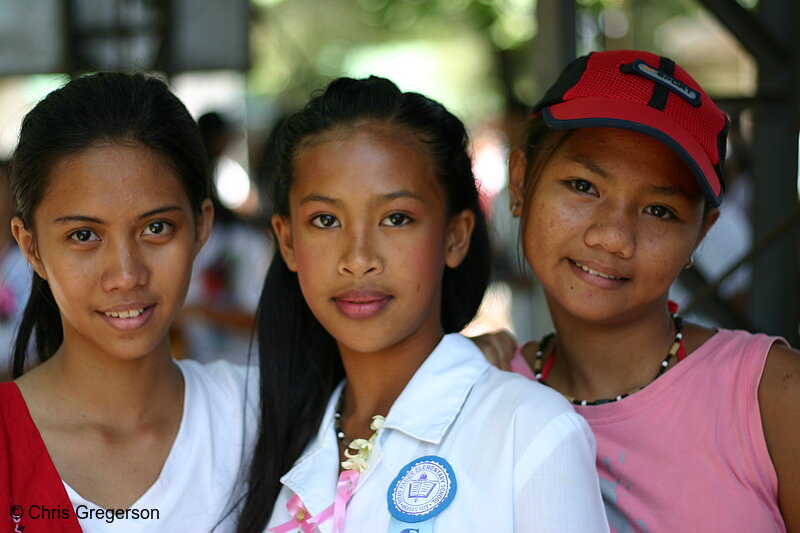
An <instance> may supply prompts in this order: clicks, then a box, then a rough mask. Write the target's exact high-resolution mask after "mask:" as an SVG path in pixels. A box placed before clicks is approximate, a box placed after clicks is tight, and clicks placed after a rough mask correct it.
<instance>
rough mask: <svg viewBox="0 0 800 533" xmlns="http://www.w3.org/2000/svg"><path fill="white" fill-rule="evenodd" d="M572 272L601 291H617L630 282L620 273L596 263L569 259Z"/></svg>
mask: <svg viewBox="0 0 800 533" xmlns="http://www.w3.org/2000/svg"><path fill="white" fill-rule="evenodd" d="M569 265H570V266H571V267H572V271H573V272H575V274H576V275H577V276H578V277H579V278H581V279H582V280H584V281H585V282H587V283H589V284H590V285H593V286H595V287H599V288H602V289H617V288H619V287H621V286H623V285H625V284H626V282H628V281H630V280H631V278H628V277H625V276H623V275H622V273H621V272H619V271H617V270H615V269H613V268H611V267H609V266H606V265H599V264H597V263H588V264H587V263H586V262H580V261H575V260H574V259H569Z"/></svg>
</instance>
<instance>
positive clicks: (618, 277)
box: [572, 261, 630, 281]
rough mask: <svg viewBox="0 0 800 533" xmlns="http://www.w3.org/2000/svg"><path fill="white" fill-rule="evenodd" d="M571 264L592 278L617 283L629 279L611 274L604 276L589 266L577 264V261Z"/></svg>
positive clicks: (604, 274)
mask: <svg viewBox="0 0 800 533" xmlns="http://www.w3.org/2000/svg"><path fill="white" fill-rule="evenodd" d="M572 262H573V263H574V264H575V266H577V267H578V268H580V269H581V270H583V271H584V272H588V273H589V274H592V275H593V276H600V277H601V278H605V279H610V280H617V281H623V280H627V279H630V278H626V277H623V276H614V275H612V274H606V273H604V272H600V271H599V270H595V269H593V268H591V267H590V266H587V265H584V264H583V263H579V262H577V261H572Z"/></svg>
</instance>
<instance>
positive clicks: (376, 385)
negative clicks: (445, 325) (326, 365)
mask: <svg viewBox="0 0 800 533" xmlns="http://www.w3.org/2000/svg"><path fill="white" fill-rule="evenodd" d="M431 333H432V334H430V335H424V336H415V337H414V338H411V339H407V340H405V341H403V342H401V343H400V344H398V345H395V346H392V347H390V348H387V349H385V350H382V351H380V352H370V353H363V352H355V351H352V350H349V349H348V348H346V347H344V346H341V345H340V346H339V352H340V354H341V356H342V363H343V365H344V369H345V373H346V375H347V387H346V389H345V393H344V394H345V395H344V398H343V401H342V410H341V414H342V427H343V429H344V432H345V434H346V435H347V436H348V437H349V438H356V437H363V438H367V437H369V435H370V434H371V431H370V430H369V425H370V423H371V421H372V417H373V416H374V415H383V416H386V415H387V414H388V412H389V410H390V409H391V407H392V405H393V404H394V402H395V400H396V399H397V397H398V396H400V393H401V392H403V389H404V388H405V386H406V385H407V384H408V382H409V380H410V379H411V378H412V376H413V375H414V373H415V372H416V371H417V369H418V368H419V367H420V366H421V365H422V363H423V362H424V361H425V359H426V358H427V357H428V355H430V353H431V352H432V351H433V349H434V348H435V347H436V345H437V344H439V341H440V340H441V338H442V335H443V332H442V331H441V326H439V327H438V329H437V331H434V332H431Z"/></svg>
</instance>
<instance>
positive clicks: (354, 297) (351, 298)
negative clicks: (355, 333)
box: [333, 289, 392, 320]
mask: <svg viewBox="0 0 800 533" xmlns="http://www.w3.org/2000/svg"><path fill="white" fill-rule="evenodd" d="M391 300H392V296H391V295H390V294H386V293H385V292H383V291H380V290H377V289H349V290H346V291H344V292H341V293H339V294H337V295H336V296H334V297H333V301H334V303H336V306H337V307H338V308H339V311H341V313H342V314H343V315H345V316H346V317H348V318H353V319H356V320H363V319H367V318H372V317H374V316H376V315H378V314H379V313H380V312H381V311H383V309H384V308H385V307H386V306H387V305H388V304H389V302H390V301H391Z"/></svg>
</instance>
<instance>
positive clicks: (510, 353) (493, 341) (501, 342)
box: [470, 329, 517, 370]
mask: <svg viewBox="0 0 800 533" xmlns="http://www.w3.org/2000/svg"><path fill="white" fill-rule="evenodd" d="M470 339H471V340H472V342H474V343H475V344H477V345H478V348H480V349H481V351H482V352H483V355H484V357H486V360H487V361H489V362H490V363H491V364H493V365H494V366H496V367H497V368H499V369H500V370H511V364H510V363H511V359H512V358H513V357H514V353H516V351H517V339H515V338H514V335H513V334H512V333H511V332H510V331H508V330H507V329H501V330H498V331H493V332H490V333H484V334H483V335H478V336H477V337H470Z"/></svg>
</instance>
